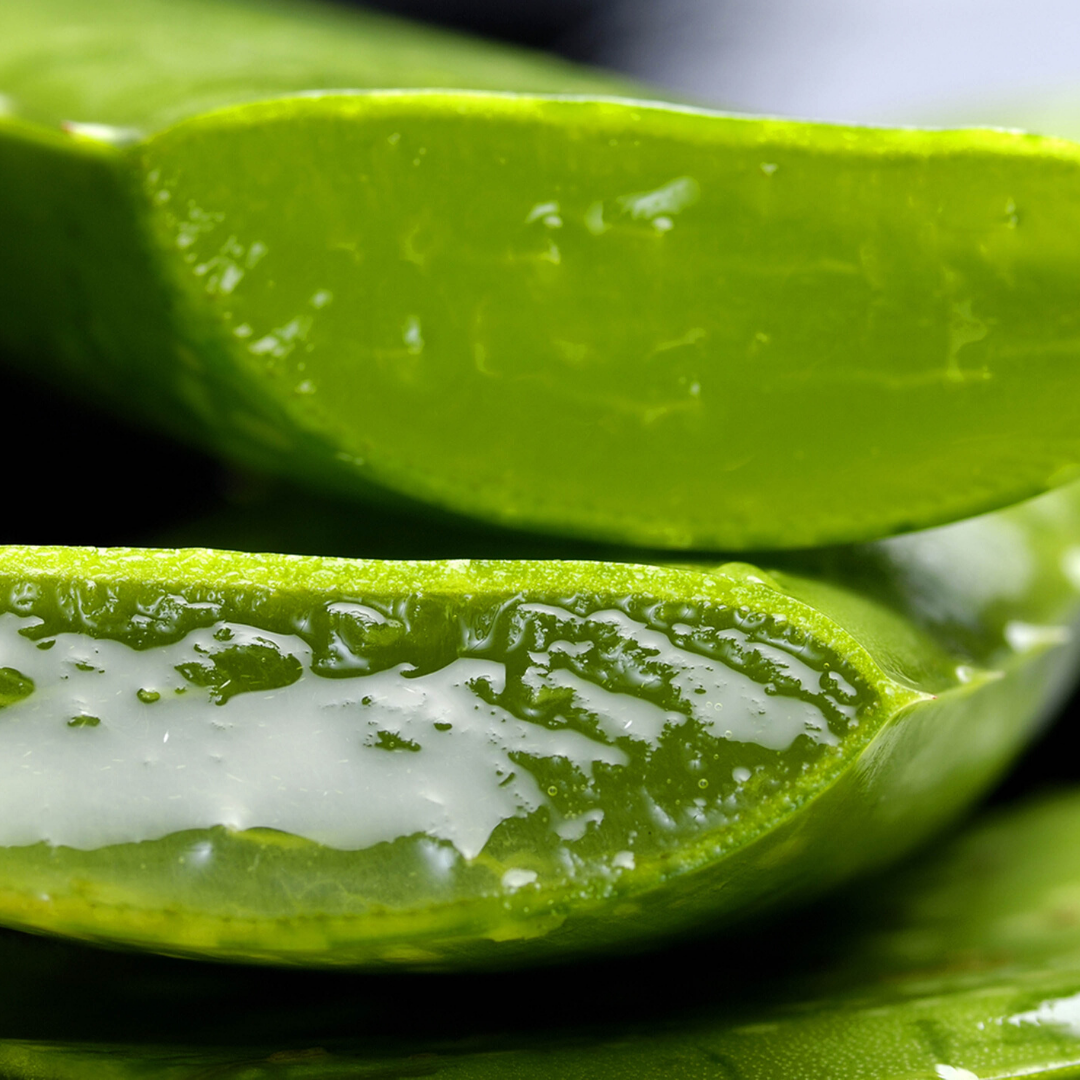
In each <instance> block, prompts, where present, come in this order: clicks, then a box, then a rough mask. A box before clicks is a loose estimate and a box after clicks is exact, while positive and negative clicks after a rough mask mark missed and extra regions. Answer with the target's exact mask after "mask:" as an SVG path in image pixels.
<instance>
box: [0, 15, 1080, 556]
mask: <svg viewBox="0 0 1080 1080" xmlns="http://www.w3.org/2000/svg"><path fill="white" fill-rule="evenodd" d="M165 9H168V11H169V12H171V13H172V14H171V15H169V16H168V17H166V16H165V15H163V11H164V10H165ZM94 12H95V19H100V20H101V21H100V23H97V24H95V27H96V28H91V29H88V28H87V24H86V22H85V16H82V17H80V16H78V14H77V12H76V13H74V14H73V9H72V5H71V4H61V3H57V2H53V0H50V2H48V3H35V4H34V5H32V6H24V5H14V6H9V10H6V11H5V12H4V13H3V14H0V92H2V93H4V94H6V95H7V96H8V97H10V99H11V101H12V103H13V105H12V107H13V110H14V113H13V117H12V118H11V119H9V120H6V121H4V120H0V177H2V180H0V184H2V185H3V186H2V188H0V231H2V233H3V235H4V236H5V246H4V249H3V253H2V254H0V283H2V286H3V291H2V295H3V297H4V300H3V315H2V317H0V344H2V345H3V346H4V347H6V348H7V349H8V350H9V351H10V352H11V353H12V354H13V355H17V356H20V357H23V358H25V359H26V361H28V362H29V363H30V364H31V365H32V366H33V368H34V369H40V368H42V367H44V368H46V369H50V368H51V369H52V370H53V372H54V377H55V378H56V379H58V380H61V381H64V382H65V383H68V384H71V382H72V381H73V380H74V381H75V382H76V383H77V384H82V385H85V386H87V387H90V388H92V389H93V390H94V392H96V393H98V394H101V395H103V396H105V397H109V396H110V395H111V396H112V397H113V399H114V400H116V399H117V398H119V399H120V400H122V402H123V405H124V407H125V409H126V410H128V411H130V410H131V409H132V407H133V404H132V403H133V402H137V403H138V406H137V407H138V409H139V410H140V411H141V412H142V414H143V416H144V418H145V419H146V421H147V422H150V423H154V424H156V425H159V426H166V427H171V428H172V429H174V430H176V431H178V432H180V433H182V434H184V435H185V436H186V437H188V438H192V439H197V440H201V441H203V442H205V443H207V444H209V445H212V446H214V447H216V448H218V449H220V450H223V451H225V452H227V453H230V454H232V455H234V456H237V457H240V458H243V459H245V460H248V461H255V462H257V463H260V464H263V465H269V466H271V467H273V468H276V469H279V470H282V471H285V472H291V473H292V474H294V475H296V476H297V477H299V478H301V479H303V480H305V482H307V483H315V484H321V485H323V486H325V487H332V488H336V489H338V490H345V491H351V492H353V493H357V494H362V495H363V494H366V495H368V496H369V497H370V496H371V494H372V492H373V490H379V489H382V490H386V491H393V492H396V493H398V494H399V495H403V496H408V497H411V498H413V499H419V500H423V501H425V502H427V503H429V504H434V505H438V506H442V507H444V508H447V509H451V510H455V511H458V512H461V513H465V514H469V515H473V516H475V517H477V518H480V519H484V520H488V521H498V522H501V523H503V524H509V525H517V526H524V527H529V528H535V529H540V530H545V531H549V532H554V533H563V534H570V535H576V536H588V537H593V538H601V539H605V540H614V541H619V542H632V543H637V544H647V545H652V546H655V547H664V548H672V549H676V548H684V549H685V548H695V547H696V548H710V549H726V550H738V549H747V548H773V547H792V546H803V545H811V544H821V543H828V542H840V541H850V540H858V539H867V538H872V537H875V536H881V535H884V534H887V533H891V532H896V531H901V530H904V529H910V528H918V527H920V526H925V525H930V524H935V523H938V522H942V521H947V520H951V519H954V518H957V517H960V516H963V515H966V514H972V513H976V512H979V511H981V510H985V509H989V508H992V507H995V506H1001V505H1004V504H1007V503H1010V502H1014V501H1016V500H1018V499H1021V498H1024V497H1026V496H1028V495H1031V494H1034V493H1036V492H1038V491H1042V490H1045V489H1047V488H1048V487H1051V486H1053V485H1055V484H1059V483H1061V482H1063V481H1064V480H1065V479H1068V478H1069V477H1071V476H1073V475H1075V469H1076V467H1077V465H1078V463H1080V436H1078V435H1077V432H1078V431H1080V425H1078V423H1077V420H1078V415H1077V413H1078V407H1077V405H1076V402H1077V401H1078V400H1080V395H1078V394H1077V393H1076V386H1075V375H1074V372H1075V371H1076V370H1077V363H1076V353H1077V349H1078V345H1077V341H1078V340H1080V338H1078V336H1077V320H1078V316H1077V314H1076V308H1075V303H1074V298H1073V269H1072V268H1073V251H1074V249H1075V246H1076V245H1075V237H1076V235H1077V230H1078V227H1080V216H1078V206H1080V204H1077V203H1076V201H1075V200H1074V199H1073V198H1072V195H1071V191H1072V189H1073V187H1075V185H1076V182H1077V166H1078V163H1080V153H1078V151H1077V148H1076V147H1075V146H1074V145H1073V144H1071V143H1066V142H1063V141H1060V140H1052V139H1040V138H1036V137H1031V136H1023V135H1015V134H1008V133H1002V132H918V131H883V130H870V129H849V128H839V127H826V126H821V125H812V124H803V123H794V122H781V121H765V120H747V119H738V118H733V117H728V116H723V115H720V114H715V113H708V112H705V111H700V110H692V109H686V108H682V107H677V106H665V105H658V104H655V103H653V104H646V103H642V102H640V101H633V100H616V99H608V100H595V99H594V100H589V99H586V98H581V97H574V98H564V99H557V98H555V99H553V98H545V97H536V96H518V95H507V94H493V93H484V92H471V93H458V92H452V91H437V90H435V91H423V90H416V89H413V90H410V89H404V90H400V91H382V92H379V91H377V90H376V91H373V92H367V93H364V92H352V93H349V92H334V93H329V94H323V95H322V96H303V97H290V98H284V99H283V95H287V94H289V93H296V92H298V91H310V90H312V89H313V88H315V89H318V88H330V89H332V90H333V89H336V88H340V87H342V86H345V87H352V88H356V87H359V88H366V87H375V86H379V85H382V86H392V87H403V86H404V87H414V88H415V87H429V86H433V85H439V84H440V83H441V84H443V85H444V86H445V85H446V84H447V83H448V82H452V83H453V84H454V85H455V86H461V87H466V88H470V89H472V90H477V91H482V90H484V89H489V88H490V87H492V86H493V85H499V86H502V87H504V88H507V87H510V88H514V89H520V90H528V91H547V90H550V89H551V88H552V87H554V86H557V87H559V88H561V89H564V90H569V91H573V92H575V93H580V92H582V91H587V92H589V93H593V94H595V93H599V92H603V91H605V90H609V89H610V84H607V83H604V82H603V80H600V81H599V82H596V83H594V84H590V83H589V78H590V77H589V76H586V75H581V74H580V73H578V72H576V69H569V70H567V71H565V72H564V70H563V69H562V68H559V67H558V66H553V67H551V68H550V69H548V68H545V67H543V65H540V64H538V62H536V61H534V60H532V59H521V58H516V57H507V56H505V55H504V54H503V53H500V52H498V51H496V52H493V53H491V55H490V57H487V58H485V57H486V54H485V53H484V52H483V50H482V49H480V48H479V47H477V46H471V45H463V44H459V45H456V46H454V47H453V48H451V47H445V48H444V44H443V42H442V41H441V39H434V38H432V39H429V37H428V36H426V35H422V36H421V37H419V38H415V39H414V38H413V37H411V36H410V35H409V34H408V33H407V32H405V31H401V30H398V29H396V28H395V29H390V28H389V27H388V26H387V25H385V24H383V23H382V22H378V23H368V22H366V21H364V20H360V21H357V22H356V23H355V24H353V23H350V20H349V19H348V18H346V17H345V16H339V15H330V14H326V15H325V17H324V18H323V19H322V20H315V21H314V23H313V24H312V26H311V27H310V28H307V29H305V30H303V32H299V31H298V35H299V38H300V40H301V45H299V46H298V50H297V54H296V59H295V63H294V64H292V65H284V66H282V67H279V68H278V69H275V70H278V71H279V72H280V74H275V75H274V76H273V78H272V79H270V80H269V81H268V79H269V77H267V76H257V74H256V73H255V71H254V69H255V68H256V67H257V66H258V58H259V57H261V56H274V55H276V53H275V52H274V50H276V49H280V48H281V47H282V46H281V44H280V43H281V41H282V40H283V38H287V37H288V28H290V27H292V26H293V25H294V24H293V22H292V21H291V20H290V18H289V17H288V15H287V9H285V8H282V9H281V11H280V13H279V12H278V11H277V9H275V11H274V13H273V14H267V15H261V14H257V13H256V12H255V11H254V9H248V8H246V7H234V6H233V5H230V4H214V5H209V6H207V5H196V6H193V7H192V8H190V9H188V8H186V7H184V6H182V5H177V4H170V5H165V6H164V8H163V6H162V5H161V4H160V3H156V4H155V3H146V2H144V3H142V4H140V5H137V6H134V7H133V6H132V5H131V4H130V3H127V2H124V3H120V2H119V0H111V2H105V3H102V4H98V5H95V7H94ZM162 19H167V20H168V19H171V20H178V21H181V22H183V23H184V24H185V28H183V29H179V28H177V27H175V26H173V25H172V23H171V22H169V21H165V22H162V21H161V20H162ZM241 24H242V27H241ZM296 25H300V24H299V23H297V24H296ZM73 26H74V27H75V28H76V29H74V30H73V29H72V27H73ZM192 27H197V28H198V29H197V30H193V29H191V28H192ZM241 29H242V32H243V40H244V41H246V42H247V41H250V46H249V47H248V46H246V47H245V48H244V49H239V48H238V49H236V50H233V51H229V50H224V46H223V44H222V43H223V42H227V41H235V40H237V38H236V37H235V35H238V34H240V33H241ZM173 33H175V34H176V37H177V41H178V42H179V43H180V44H179V45H178V47H177V49H176V53H175V56H174V58H173V60H172V61H170V63H169V64H166V65H161V64H160V62H159V60H158V57H159V56H160V53H161V52H162V51H163V48H164V47H163V45H162V42H163V41H171V38H170V37H169V35H171V34H173ZM204 41H208V42H211V43H213V44H212V46H207V48H209V50H210V51H209V53H208V54H207V58H204V57H203V56H202V51H203V50H202V48H201V43H202V42H204ZM349 41H355V42H357V43H359V44H358V45H357V49H358V51H357V52H356V53H355V54H353V53H350V52H348V50H347V49H346V46H345V42H349ZM88 42H91V43H92V47H91V45H88V44H87V43H88ZM223 50H224V51H225V52H226V53H228V55H227V56H226V55H224V54H223ZM72 54H78V55H79V56H80V57H82V58H83V59H82V60H81V61H80V62H79V63H66V62H63V61H64V58H65V57H68V56H70V55H72ZM43 57H51V58H53V59H52V61H51V62H49V63H45V62H44V61H43ZM230 57H231V58H230ZM403 57H404V58H406V59H407V58H408V57H412V59H411V60H409V61H408V62H406V59H402V58H403ZM436 57H438V58H439V61H438V63H436V60H435V59H434V58H436ZM121 61H123V63H124V71H125V73H126V74H125V81H124V82H122V83H117V84H114V83H113V82H112V81H111V79H106V78H105V72H106V71H108V72H111V71H113V70H114V69H115V66H116V65H117V64H118V63H120V62H121ZM395 64H397V66H396V67H395V66H394V65H395ZM440 64H441V67H440V66H439V65H440ZM155 65H157V66H155ZM159 66H164V68H165V73H164V76H163V77H161V78H160V80H159V70H158V68H159ZM436 69H437V70H436ZM391 71H392V72H393V74H391ZM215 73H216V74H215ZM564 75H565V78H563V76H564ZM560 80H561V81H560ZM144 91H145V92H144ZM259 98H276V99H277V100H263V101H260V100H257V99H259ZM222 106H232V107H227V108H220V109H219V107H222ZM215 109H217V110H218V111H213V110H215ZM208 110H210V111H208ZM73 118H74V119H76V120H78V121H79V122H80V123H82V124H87V123H102V124H107V125H112V127H113V128H115V129H124V130H126V129H128V128H133V129H135V130H136V131H137V132H139V133H141V136H142V138H141V139H140V138H136V137H135V136H133V135H130V134H129V135H127V136H124V135H123V131H120V133H119V134H118V135H116V137H117V138H118V139H120V138H121V137H123V138H128V139H129V140H130V139H134V140H135V141H134V142H133V143H131V144H130V145H127V146H119V145H111V144H108V143H105V142H101V141H94V139H92V138H82V137H80V136H79V135H78V134H63V133H61V132H59V131H58V130H57V129H56V126H55V125H56V124H57V123H58V122H59V121H60V120H64V119H73ZM78 130H79V131H82V132H83V133H84V134H86V133H89V134H91V135H94V136H96V137H98V138H108V137H111V136H110V135H109V133H108V132H101V131H97V130H96V129H92V128H85V127H84V128H81V129H78ZM113 134H116V133H115V132H114V133H113ZM58 282H60V283H62V284H61V286H60V287H58V284H57V283H58ZM133 316H134V317H133ZM149 357H152V358H153V362H152V363H151V362H148V358H149ZM372 485H374V488H373V487H372Z"/></svg>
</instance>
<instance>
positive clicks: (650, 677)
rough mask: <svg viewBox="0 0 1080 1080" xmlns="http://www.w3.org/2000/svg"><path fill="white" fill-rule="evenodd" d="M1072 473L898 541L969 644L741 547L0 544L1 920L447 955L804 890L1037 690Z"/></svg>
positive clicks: (736, 908)
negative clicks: (936, 530) (946, 539)
mask: <svg viewBox="0 0 1080 1080" xmlns="http://www.w3.org/2000/svg"><path fill="white" fill-rule="evenodd" d="M1076 499H1077V493H1076V491H1075V490H1073V489H1070V490H1068V491H1065V492H1062V493H1060V494H1057V495H1053V496H1047V497H1046V498H1045V499H1043V500H1040V501H1037V502H1035V503H1032V504H1029V505H1026V506H1023V507H1018V508H1015V509H1013V510H1009V511H1005V512H1001V513H998V514H995V515H991V516H988V517H986V518H984V519H979V520H976V521H973V522H967V523H963V524H960V525H955V526H951V527H950V530H951V532H952V533H953V534H954V535H955V534H959V536H960V540H959V541H956V540H954V541H953V542H952V543H951V544H950V543H944V544H943V545H942V552H945V553H948V552H951V555H948V556H946V555H944V554H941V553H939V555H938V556H936V557H935V558H934V559H930V560H928V561H927V566H926V567H924V570H925V572H926V573H928V574H936V575H937V582H938V587H937V589H936V590H935V591H934V592H933V593H932V594H931V595H930V596H929V597H928V596H927V594H926V593H925V592H924V593H920V592H919V591H918V589H912V590H911V594H910V596H909V598H908V603H909V605H910V608H911V609H912V610H919V611H920V612H921V614H922V615H923V616H924V619H925V620H926V621H928V622H933V621H934V619H935V618H937V619H938V621H939V622H940V623H941V625H942V626H943V627H945V629H946V630H947V629H948V619H947V618H945V617H943V616H935V610H936V609H935V604H936V603H940V602H941V601H942V599H943V598H944V599H948V598H951V599H952V600H954V601H955V602H956V603H961V602H963V603H964V604H965V605H966V607H965V608H964V612H963V613H964V614H965V615H966V616H967V618H968V621H969V623H970V624H971V625H972V626H975V627H979V626H981V627H982V630H983V636H982V638H981V639H980V640H979V641H978V642H977V643H976V644H977V645H978V646H979V649H980V651H979V654H978V657H976V655H975V650H974V649H973V648H971V647H969V648H960V647H952V648H947V647H946V646H945V643H944V642H945V639H944V638H943V639H941V640H940V641H939V640H935V637H934V636H933V634H932V633H930V632H928V631H927V630H926V629H923V628H920V627H919V626H918V625H917V621H916V619H915V618H914V617H912V615H911V614H910V613H909V614H905V613H903V611H902V609H901V607H898V606H893V607H892V608H890V607H889V606H887V605H886V604H885V603H883V602H878V601H874V600H872V599H870V598H868V597H863V596H860V595H858V594H856V593H853V592H851V591H849V590H846V589H844V588H842V587H838V586H837V585H835V584H831V583H829V582H828V581H826V580H825V579H824V577H821V578H818V579H814V578H808V577H805V576H798V575H794V574H792V573H790V572H789V571H785V572H784V573H783V574H782V575H777V576H770V575H768V574H766V573H765V572H764V571H760V570H757V569H756V568H754V567H751V566H748V565H744V564H726V565H725V566H723V567H720V568H716V569H711V570H703V569H701V568H697V569H694V568H688V569H679V568H663V567H656V566H653V567H644V566H640V565H634V564H610V563H572V562H561V563H560V562H552V563H542V562H540V563H528V562H512V561H508V562H482V561H473V562H468V561H459V562H442V563H438V562H436V563H392V562H385V563H378V562H349V561H347V560H339V559H318V558H297V557H285V556H253V555H239V554H235V555H229V554H222V553H212V552H205V551H187V552H175V551H172V552H148V553H146V552H142V553H141V552H137V551H130V550H113V551H95V550H87V549H47V548H46V549H33V548H30V549H20V548H9V549H6V551H5V553H4V558H3V571H2V577H0V581H2V583H3V584H2V590H0V596H3V597H4V598H5V599H4V601H3V605H4V606H3V610H4V611H5V612H6V614H4V615H3V616H2V617H3V620H4V625H3V635H2V647H3V650H4V652H3V656H2V663H0V666H2V667H4V668H5V669H7V672H8V677H7V681H6V683H5V685H6V686H7V685H8V684H10V686H8V690H9V691H10V692H9V693H8V695H7V696H8V697H9V698H11V699H12V703H11V704H9V705H7V706H6V707H5V709H4V711H3V723H2V724H0V742H2V743H3V745H2V746H0V762H3V763H4V768H5V769H6V774H5V778H4V780H3V782H2V783H0V799H3V800H4V802H3V810H2V812H0V822H2V823H3V824H2V825H0V844H2V845H3V847H2V849H0V851H2V853H0V877H2V881H3V886H2V888H0V911H2V917H3V921H4V922H6V923H7V924H8V925H13V926H20V927H25V928H31V929H39V930H46V931H52V932H56V933H63V934H69V935H72V936H77V937H84V938H88V939H91V940H97V941H103V942H115V943H120V944H131V945H137V946H142V947H146V948H156V949H159V950H162V951H167V952H173V953H179V954H189V955H211V956H217V957H221V958H233V959H248V960H256V961H269V962H280V963H305V964H328V965H338V966H345V965H356V966H363V965H372V966H394V965H406V966H408V965H413V966H420V967H440V966H442V967H445V966H451V967H452V966H463V965H464V966H467V965H481V966H483V965H500V964H504V965H505V964H513V963H517V962H525V961H530V960H539V959H545V958H555V957H558V956H563V955H571V954H574V953H582V952H588V951H591V950H596V949H603V948H616V947H634V946H635V945H636V946H640V945H642V944H643V943H645V942H646V941H648V940H650V939H656V938H659V937H663V936H665V935H671V934H676V933H679V932H685V931H686V930H687V929H689V928H692V927H693V926H695V925H698V924H699V923H701V922H714V923H715V922H722V921H724V920H725V919H726V920H728V921H730V920H731V919H733V918H738V917H740V916H745V915H746V914H747V913H748V912H755V913H756V912H757V911H759V910H761V909H763V908H765V907H767V906H769V905H780V904H784V903H790V902H793V901H794V900H796V899H800V898H804V897H806V896H807V895H811V894H813V893H815V892H818V891H821V890H822V889H824V888H826V887H828V886H829V885H831V884H834V883H835V882H838V881H840V880H843V879H844V878H847V877H849V876H851V875H852V874H854V873H856V872H858V871H860V870H865V869H868V868H871V867H873V866H876V865H880V864H882V863H884V862H885V861H887V860H888V859H889V858H892V857H895V856H896V855H898V854H899V853H901V852H902V851H904V850H907V849H908V848H910V847H911V846H912V845H914V844H915V843H917V842H918V841H919V840H920V839H921V838H923V837H924V836H926V835H928V834H929V833H930V832H931V831H932V830H933V829H934V828H936V827H938V826H940V824H941V823H942V822H943V821H945V820H948V819H949V818H951V817H952V816H954V815H955V814H956V813H958V812H959V811H960V810H961V809H962V808H963V807H964V806H965V805H966V804H967V803H968V802H969V801H970V800H971V799H972V798H973V797H974V796H975V795H976V794H977V793H978V792H979V791H981V790H983V789H984V788H985V786H986V785H987V784H988V783H989V782H990V781H991V780H992V779H993V778H994V776H996V775H997V773H998V771H999V770H1000V769H1001V767H1002V766H1003V764H1004V763H1005V762H1006V761H1007V759H1008V758H1009V756H1010V755H1011V754H1012V753H1013V752H1014V751H1015V750H1016V748H1017V747H1018V746H1019V745H1021V744H1022V742H1023V741H1024V739H1025V737H1026V736H1027V735H1028V734H1029V733H1030V731H1031V730H1032V728H1033V725H1035V724H1036V723H1037V722H1038V719H1039V717H1040V715H1041V713H1042V712H1043V711H1044V710H1045V708H1046V707H1047V706H1048V703H1049V701H1050V700H1051V699H1052V698H1054V697H1055V696H1056V695H1057V694H1058V693H1060V689H1061V686H1062V685H1063V683H1064V682H1065V681H1066V680H1067V679H1068V676H1069V671H1070V667H1071V663H1070V661H1071V652H1070V651H1069V650H1068V649H1067V648H1066V647H1065V646H1066V642H1067V638H1068V634H1069V629H1068V623H1069V622H1071V620H1072V619H1073V618H1074V616H1075V611H1076V596H1077V591H1076V587H1075V582H1074V580H1073V579H1070V578H1069V576H1068V574H1070V573H1072V574H1073V575H1074V577H1075V566H1074V565H1073V563H1074V562H1075V551H1076V546H1077V543H1078V541H1080V529H1078V528H1077V523H1076V513H1077V506H1076ZM915 539H916V538H908V541H907V542H909V543H911V542H914V541H915ZM892 543H901V541H894V542H892ZM1063 560H1065V561H1063ZM1069 560H1072V561H1069ZM987 565H991V566H992V567H993V573H992V574H990V575H988V576H987V577H986V578H985V579H983V578H980V575H979V574H978V573H975V572H974V571H976V570H978V569H979V568H985V567H986V566H987ZM965 575H966V576H965ZM965 581H966V582H967V583H968V584H969V585H971V587H972V589H973V591H972V593H971V594H970V595H969V596H968V597H967V599H966V600H964V599H963V595H962V592H961V593H958V592H957V589H958V588H962V587H963V583H964V582H965ZM903 582H904V579H903V576H902V575H900V574H898V575H897V588H898V589H900V590H902V589H903V588H904V583H903ZM958 583H959V584H958ZM976 586H980V587H981V591H980V589H979V588H977V587H976ZM800 597H803V598H805V599H801V598H800ZM952 613H953V614H954V615H955V614H956V612H955V610H954V611H953V612H952ZM50 643H54V644H50ZM63 676H67V678H66V679H65V678H64V677H63ZM28 684H32V690H30V691H29V692H27V685H28ZM20 688H21V689H20ZM178 691H181V692H180V693H178Z"/></svg>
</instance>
